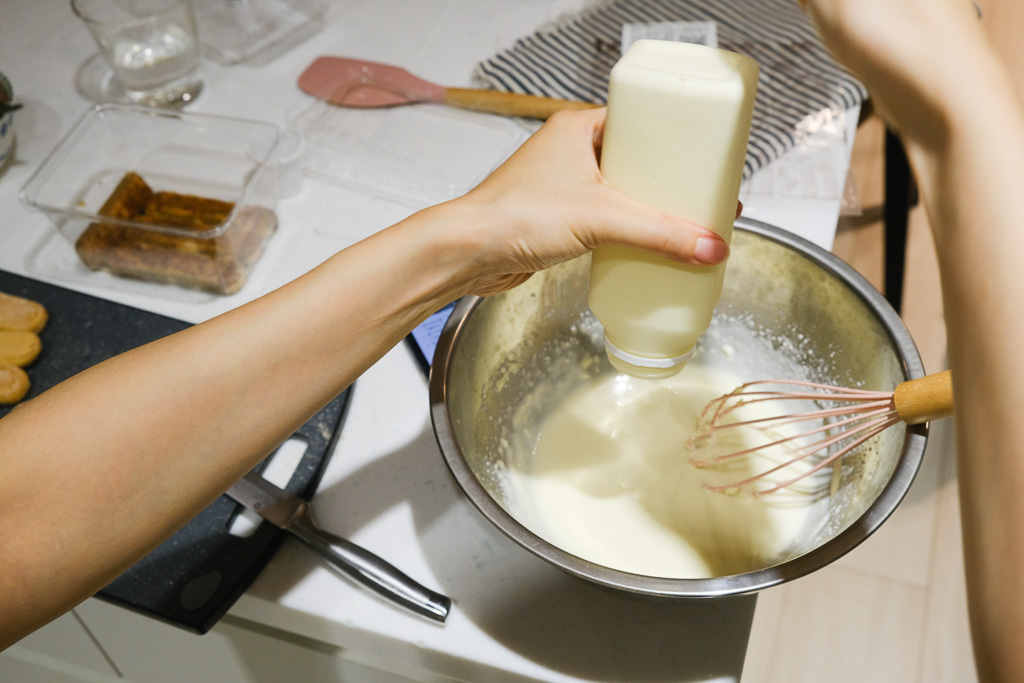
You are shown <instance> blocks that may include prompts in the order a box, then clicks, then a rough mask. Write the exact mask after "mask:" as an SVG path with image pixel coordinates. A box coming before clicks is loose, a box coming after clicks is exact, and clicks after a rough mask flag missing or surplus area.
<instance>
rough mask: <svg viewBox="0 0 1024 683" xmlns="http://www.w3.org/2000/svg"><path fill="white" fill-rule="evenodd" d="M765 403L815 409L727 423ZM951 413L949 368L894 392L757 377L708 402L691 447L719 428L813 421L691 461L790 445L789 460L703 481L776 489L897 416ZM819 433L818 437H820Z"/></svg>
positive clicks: (709, 462) (915, 419) (731, 488)
mask: <svg viewBox="0 0 1024 683" xmlns="http://www.w3.org/2000/svg"><path fill="white" fill-rule="evenodd" d="M768 401H815V402H817V403H818V404H819V405H821V407H820V408H819V409H818V410H811V411H807V412H792V413H788V414H782V415H777V416H771V417H762V418H758V419H753V420H743V421H735V422H726V421H725V420H726V418H727V417H728V416H729V415H730V414H732V413H734V412H735V411H737V410H739V409H740V408H741V407H743V406H748V405H751V404H755V403H765V402H768ZM952 414H953V377H952V374H951V373H950V371H949V370H946V371H945V372H940V373H937V374H934V375H928V376H926V377H921V378H919V379H914V380H909V381H907V382H903V383H901V384H899V385H898V386H897V387H896V389H895V390H894V391H889V392H886V391H864V390H861V389H848V388H844V387H836V386H830V385H827V384H815V383H813V382H802V381H796V380H760V381H756V382H748V383H746V384H743V385H741V386H739V387H737V388H736V389H734V390H733V391H732V392H730V393H728V394H726V395H724V396H720V397H718V398H716V399H714V400H712V401H711V402H710V403H708V405H707V406H706V407H705V408H704V411H703V412H702V413H701V415H700V418H699V420H698V426H697V432H696V434H695V435H694V437H693V438H692V439H691V440H690V444H691V447H695V446H696V445H698V444H700V443H702V442H703V441H704V440H705V439H708V438H713V437H714V435H715V434H716V433H718V432H721V431H723V430H732V429H745V428H756V429H760V430H762V431H765V432H768V433H771V432H772V431H773V430H776V429H778V428H779V427H783V426H787V425H799V424H801V423H807V422H811V423H819V424H818V426H815V427H811V428H809V429H807V431H803V432H800V433H798V434H793V435H791V436H785V437H783V438H779V439H776V440H774V441H772V442H770V443H766V444H763V445H760V446H755V447H753V448H748V449H746V450H741V451H737V452H734V453H727V454H724V455H718V456H715V457H711V458H706V459H701V458H699V457H698V456H696V455H695V456H694V458H692V459H691V461H690V462H691V463H692V464H693V465H695V466H697V467H707V466H713V465H716V464H720V463H724V462H727V461H731V460H734V459H736V458H741V457H743V456H748V455H751V454H754V453H757V452H759V451H764V450H765V449H768V448H773V447H776V446H783V445H788V446H790V447H792V449H793V450H792V451H791V453H789V455H791V456H792V457H790V458H789V459H788V460H785V461H784V462H782V463H781V464H779V465H777V466H775V467H772V468H770V469H767V470H765V471H763V472H760V473H758V474H755V475H753V476H751V477H748V478H747V479H744V480H742V481H738V482H736V483H734V484H726V485H720V486H712V485H708V486H707V488H708V490H711V491H719V492H726V493H731V492H737V491H749V492H750V493H752V494H753V495H755V496H761V495H764V494H767V493H772V492H775V491H778V490H779V489H783V488H786V487H789V486H792V485H793V484H795V483H797V482H799V481H801V480H802V479H805V478H806V477H808V476H810V475H812V474H814V473H815V472H817V471H819V470H821V469H822V468H825V467H828V466H829V465H831V464H832V463H834V462H837V461H838V460H839V459H840V458H842V457H843V456H844V455H846V454H847V453H850V452H851V451H853V450H854V449H856V448H857V447H858V446H860V445H862V444H863V443H865V442H866V441H868V440H870V439H871V438H873V437H874V436H877V435H878V434H880V433H881V432H883V431H884V430H886V429H888V428H889V427H892V426H893V425H895V424H898V423H900V422H905V423H907V424H908V425H916V424H923V423H925V422H930V421H931V420H936V419H939V418H943V417H949V416H950V415H952ZM819 437H820V438H819ZM818 454H821V459H820V460H819V461H817V462H814V463H813V465H812V466H810V467H809V468H808V469H806V470H804V471H802V472H800V473H799V475H798V476H795V477H792V478H790V479H788V480H785V481H782V482H779V483H776V482H771V483H770V485H769V486H767V487H763V488H760V489H757V488H756V486H757V484H758V483H759V482H762V481H763V480H764V479H765V478H766V477H769V476H771V475H773V474H775V473H776V472H780V471H782V470H784V469H786V468H788V467H791V466H793V465H795V464H797V463H799V462H801V461H803V460H806V459H807V458H810V457H812V456H815V455H818Z"/></svg>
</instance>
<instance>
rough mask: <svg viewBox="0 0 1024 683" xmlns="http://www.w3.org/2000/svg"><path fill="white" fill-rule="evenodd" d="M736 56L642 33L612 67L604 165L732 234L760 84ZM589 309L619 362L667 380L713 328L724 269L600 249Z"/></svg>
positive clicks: (648, 194) (616, 176)
mask: <svg viewBox="0 0 1024 683" xmlns="http://www.w3.org/2000/svg"><path fill="white" fill-rule="evenodd" d="M758 71H759V69H758V66H757V63H756V62H755V61H754V60H752V59H750V58H749V57H744V56H742V55H738V54H736V53H733V52H728V51H725V50H719V49H716V48H711V47H705V46H703V45H692V44H688V43H677V42H668V41H660V40H640V41H637V42H636V43H634V44H633V45H632V46H631V47H630V48H629V50H627V51H626V53H625V54H624V55H623V56H622V58H621V59H620V60H619V62H618V63H617V64H616V65H615V66H614V68H613V69H612V72H611V78H610V82H609V87H608V119H607V121H606V123H605V132H604V144H603V147H602V150H601V171H602V172H603V173H604V175H605V177H606V178H607V179H608V182H609V183H611V185H612V187H615V188H616V189H618V190H619V191H620V192H623V193H624V194H626V195H628V196H630V197H632V198H633V199H636V200H637V201H640V202H643V203H645V204H647V205H649V206H652V207H654V208H657V209H660V210H662V211H665V212H666V213H670V214H673V215H675V216H679V217H681V218H685V219H687V220H689V221H692V222H694V223H696V224H698V225H701V226H704V227H706V228H708V229H710V230H712V231H714V232H715V233H717V234H719V235H721V236H722V238H724V239H725V240H726V241H727V242H728V241H730V240H731V238H732V227H733V222H734V220H735V217H736V201H737V198H738V197H739V189H740V182H741V180H742V175H743V162H744V159H745V158H746V150H747V141H748V138H749V137H750V124H751V119H752V116H753V109H754V94H755V91H756V90H757V76H758ZM592 258H593V261H592V265H591V271H590V298H589V303H590V309H591V310H592V311H593V313H594V315H595V316H596V317H597V319H598V321H600V322H601V324H602V325H604V331H605V349H606V350H607V352H608V358H609V360H610V361H611V363H612V365H613V366H615V367H616V368H617V369H618V370H620V371H622V372H625V373H628V374H630V375H633V376H636V377H651V378H658V377H669V376H671V375H674V374H675V373H677V372H679V370H681V369H682V368H683V367H684V366H685V364H686V362H687V361H688V360H690V358H692V357H693V352H694V349H695V347H696V344H697V339H698V338H699V337H700V335H701V334H703V333H704V331H705V330H707V328H708V325H710V324H711V315H712V313H713V312H714V308H715V305H716V304H717V303H718V298H719V296H720V295H721V292H722V278H723V276H724V275H725V264H724V263H722V264H719V265H716V266H690V265H685V264H681V263H676V262H674V261H670V260H669V259H666V258H664V257H661V256H655V255H653V254H650V253H647V252H644V251H641V250H637V249H632V248H629V247H599V248H598V249H595V250H594V253H593V257H592Z"/></svg>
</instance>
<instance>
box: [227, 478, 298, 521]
mask: <svg viewBox="0 0 1024 683" xmlns="http://www.w3.org/2000/svg"><path fill="white" fill-rule="evenodd" d="M228 495H229V496H231V497H232V498H234V499H235V500H236V501H237V502H239V503H241V504H242V505H244V506H245V507H247V508H249V509H250V510H252V511H253V512H255V513H256V514H258V515H259V516H260V517H262V518H263V519H265V520H267V521H268V522H270V523H271V524H273V525H274V526H279V527H281V528H282V529H287V528H288V527H290V526H291V525H292V524H293V523H294V522H295V520H297V519H298V518H299V517H301V516H302V514H303V513H304V512H305V511H306V508H307V507H308V505H309V504H308V503H307V502H306V501H304V500H303V499H302V498H299V497H298V496H296V495H294V494H291V493H288V492H287V491H285V490H284V489H281V488H279V487H278V486H276V485H274V484H272V483H271V482H269V481H267V480H266V479H264V478H263V477H261V476H260V475H258V474H256V473H255V472H249V473H248V474H246V475H245V476H244V477H242V478H241V479H239V480H238V481H237V482H235V484H234V485H233V486H232V487H231V488H230V489H228Z"/></svg>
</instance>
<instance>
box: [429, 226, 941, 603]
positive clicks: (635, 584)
mask: <svg viewBox="0 0 1024 683" xmlns="http://www.w3.org/2000/svg"><path fill="white" fill-rule="evenodd" d="M735 227H736V228H737V229H738V230H742V231H745V232H749V233H753V234H755V235H759V236H761V237H764V238H766V239H769V240H771V241H773V242H776V243H778V244H781V245H783V246H786V247H789V248H791V249H793V250H795V251H797V252H800V253H802V254H803V255H805V256H808V257H811V258H812V259H814V260H815V261H816V262H817V263H818V264H819V265H820V266H821V267H822V268H824V269H825V270H826V271H829V272H831V273H832V274H833V275H834V276H836V277H837V278H839V279H841V280H843V281H845V282H846V283H847V284H848V285H849V286H850V288H851V289H852V290H853V292H854V293H855V294H856V295H857V296H859V297H860V298H861V300H862V301H863V302H864V303H865V304H867V305H868V306H869V307H870V308H872V310H874V311H875V313H876V314H877V316H878V318H879V322H880V323H881V325H882V327H883V328H884V329H885V331H886V333H887V334H888V335H889V337H890V338H891V340H892V341H893V343H894V345H895V347H896V351H897V353H898V355H899V358H900V364H901V367H902V371H903V376H904V378H905V379H908V380H909V379H916V378H918V377H922V376H923V375H924V366H923V364H922V362H921V357H920V354H919V353H918V351H917V347H916V345H915V344H914V342H913V339H912V338H911V336H910V333H909V331H908V330H907V328H906V326H905V325H904V324H903V321H902V320H901V319H900V317H899V315H898V314H897V313H896V311H895V310H893V308H892V306H891V305H890V304H889V302H888V301H887V300H886V299H885V297H884V296H882V294H881V293H880V292H878V290H876V289H875V288H874V286H872V285H871V284H870V283H869V282H868V281H867V280H866V279H865V278H864V277H863V276H862V275H860V273H858V272H857V271H855V270H854V269H853V268H852V267H851V266H849V265H848V264H847V263H845V262H844V261H842V260H841V259H840V258H839V257H837V256H835V255H834V254H833V253H831V252H830V251H827V250H825V249H823V248H821V247H819V246H818V245H816V244H814V243H812V242H810V241H808V240H806V239H804V238H802V237H800V236H798V235H795V234H793V233H791V232H789V231H786V230H783V229H781V228H778V227H775V226H772V225H769V224H767V223H762V222H760V221H755V220H752V219H749V218H743V217H740V218H739V219H737V220H736V223H735ZM482 301H483V299H482V298H481V297H475V296H471V297H465V298H464V299H463V300H461V301H460V302H459V304H458V305H457V306H456V308H455V310H454V311H453V312H452V315H451V317H450V318H449V319H448V322H447V324H446V325H445V327H444V329H443V330H442V333H441V336H440V339H439V341H438V344H437V349H436V352H435V355H434V359H433V363H432V366H431V372H430V387H429V389H430V391H429V394H430V415H431V421H432V423H433V427H434V434H435V437H436V439H437V443H438V446H439V447H440V450H441V454H442V457H443V458H444V461H445V463H446V465H447V466H448V469H449V471H450V472H451V474H452V476H453V477H454V478H455V481H456V483H457V484H458V486H459V487H460V488H461V489H462V491H463V493H464V494H465V495H466V497H467V498H469V500H470V502H471V503H472V504H473V505H474V507H476V508H477V510H478V511H479V512H480V513H481V514H483V516H484V517H485V518H486V519H487V520H488V521H489V522H490V523H491V524H493V525H494V526H495V527H496V528H497V529H498V530H499V531H501V532H502V533H503V534H505V535H506V536H507V537H509V538H510V539H512V540H513V541H515V542H516V543H517V544H518V545H520V546H522V547H523V548H524V549H526V550H527V551H529V552H531V553H533V554H534V555H536V556H537V557H540V558H542V559H544V560H546V561H547V562H549V563H551V564H552V565H554V566H556V567H558V568H560V569H562V570H563V571H565V572H567V573H569V574H571V575H574V576H577V577H579V578H582V579H585V580H588V581H591V582H593V583H596V584H599V585H602V586H605V587H608V588H613V589H618V590H622V591H627V592H630V593H634V594H640V595H645V596H651V597H661V598H675V599H681V600H686V599H693V600H701V599H709V598H717V597H725V596H731V595H743V594H748V593H754V592H757V591H760V590H763V589H765V588H770V587H772V586H776V585H779V584H781V583H784V582H786V581H791V580H793V579H796V578H799V577H801V576H805V575H807V574H810V573H811V572H814V571H817V570H818V569H821V568H823V567H825V566H827V565H829V564H831V563H832V562H834V561H836V560H838V559H839V558H841V557H842V556H844V555H846V554H847V553H849V552H850V551H851V550H853V549H854V548H856V547H857V546H858V545H860V544H861V543H862V542H864V541H865V540H866V539H867V538H868V537H869V536H870V535H871V534H872V533H874V532H875V531H876V530H877V529H878V528H879V527H880V526H881V525H882V523H883V522H885V521H886V520H887V519H888V518H889V517H890V516H891V515H892V513H893V512H894V511H895V510H896V507H897V506H898V505H899V504H900V502H901V501H902V500H903V498H904V497H905V496H906V494H907V492H908V491H909V489H910V486H911V484H912V483H913V481H914V479H915V477H916V475H917V472H918V469H919V468H920V465H921V461H922V459H923V456H924V450H925V444H926V442H927V436H928V427H927V425H919V426H917V427H908V428H907V430H906V436H905V438H904V443H903V450H902V452H901V454H900V457H899V459H898V461H897V463H896V467H895V469H894V471H893V473H892V476H891V477H890V479H889V481H888V482H887V483H886V485H885V486H884V487H883V489H882V491H881V493H880V494H879V495H878V497H877V498H876V499H875V501H874V502H873V503H872V504H871V506H870V507H869V508H868V509H867V510H866V511H865V512H864V513H863V514H862V515H861V517H860V518H859V519H857V520H856V521H854V522H853V523H852V524H850V525H849V526H848V527H847V528H846V529H844V530H843V531H842V532H841V533H839V534H837V535H836V536H835V537H834V538H832V539H830V540H829V541H827V542H826V543H823V544H822V545H820V546H818V547H817V548H815V549H814V550H811V551H809V552H807V553H804V554H803V555H799V556H797V557H794V558H791V559H789V560H786V561H785V562H782V563H780V564H778V565H775V566H771V567H765V568H763V569H758V570H756V571H752V572H747V573H744V574H735V575H731V576H721V577H714V578H707V579H669V578H658V577H650V576H643V575H639V574H633V573H630V572H625V571H621V570H617V569H611V568H608V567H604V566H602V565H598V564H596V563H593V562H590V561H588V560H585V559H583V558H580V557H578V556H576V555H573V554H571V553H568V552H566V551H564V550H561V549H559V548H556V547H555V546H554V545H552V544H550V543H549V542H547V541H545V540H544V539H542V538H541V537H540V536H538V535H536V534H535V533H533V532H532V531H530V530H529V529H527V528H526V527H525V526H524V525H522V524H521V523H520V522H519V521H517V520H516V519H515V518H514V517H513V516H512V515H510V514H509V513H508V512H507V511H506V510H505V509H504V508H503V507H502V506H501V505H500V504H498V502H497V501H495V500H494V499H493V498H492V497H491V496H490V494H489V493H488V492H487V490H486V489H485V488H484V487H483V485H482V484H481V483H480V482H479V481H478V480H477V478H476V477H475V476H474V475H473V472H472V470H471V469H470V467H469V464H468V462H467V461H466V459H465V457H464V456H463V454H462V451H461V449H460V448H459V446H458V444H457V442H456V441H455V437H454V431H453V429H452V424H451V422H450V419H449V414H448V410H447V405H446V403H447V402H446V399H447V395H448V382H447V379H448V373H449V370H450V368H451V360H452V356H453V352H454V349H455V344H456V343H457V341H458V338H459V332H460V330H461V329H462V328H463V326H464V324H465V322H466V320H467V319H468V317H469V315H470V314H471V313H472V312H473V311H474V310H475V309H476V307H477V306H479V305H480V303H481V302H482Z"/></svg>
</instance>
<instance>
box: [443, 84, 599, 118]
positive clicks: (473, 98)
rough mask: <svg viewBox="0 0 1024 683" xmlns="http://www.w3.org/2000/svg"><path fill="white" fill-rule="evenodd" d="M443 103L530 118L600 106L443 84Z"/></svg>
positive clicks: (546, 116)
mask: <svg viewBox="0 0 1024 683" xmlns="http://www.w3.org/2000/svg"><path fill="white" fill-rule="evenodd" d="M444 103H445V104H447V105H450V106H453V107H462V108H464V109H473V110H474V111H485V112H489V113H491V114H503V115H505V116H525V117H528V118H532V119H547V118H548V117H549V116H551V115H552V114H554V113H555V112H556V111H559V110H560V109H595V108H597V107H600V106H602V105H600V104H593V103H591V102H576V101H573V100H557V99H554V98H551V97H537V96H536V95H519V94H517V93H510V92H499V91H497V90H476V89H472V88H445V90H444Z"/></svg>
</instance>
